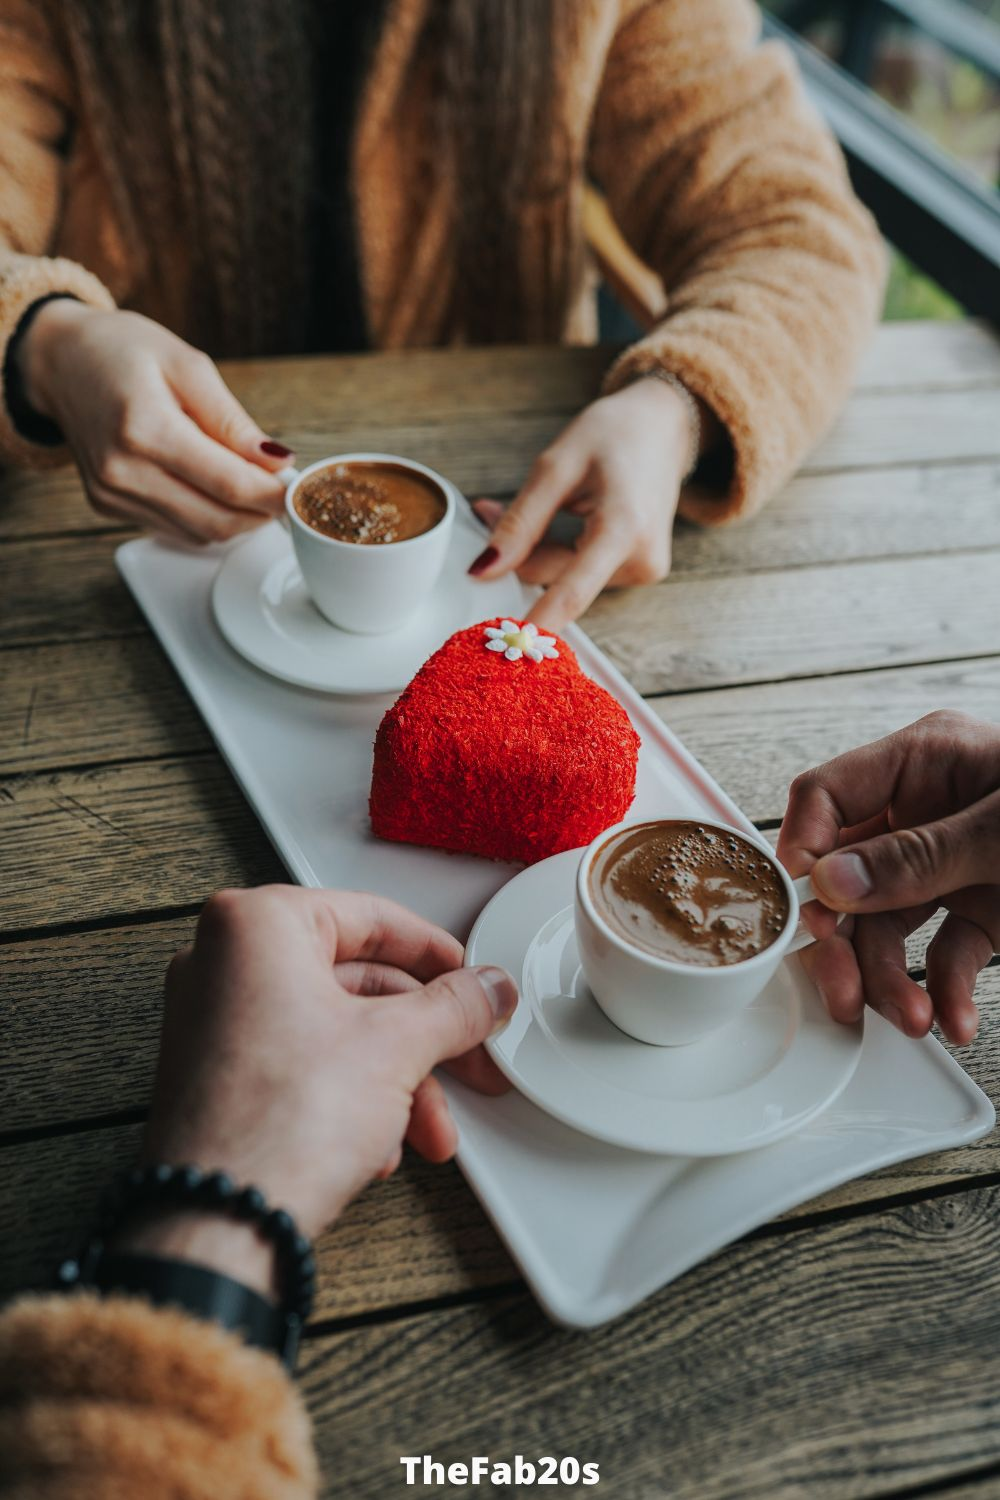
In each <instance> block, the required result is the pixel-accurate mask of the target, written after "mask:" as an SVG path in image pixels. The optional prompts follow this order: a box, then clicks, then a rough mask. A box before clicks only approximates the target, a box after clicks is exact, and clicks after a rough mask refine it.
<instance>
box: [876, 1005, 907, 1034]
mask: <svg viewBox="0 0 1000 1500" xmlns="http://www.w3.org/2000/svg"><path fill="white" fill-rule="evenodd" d="M879 1011H880V1012H881V1014H882V1015H883V1016H885V1019H886V1020H887V1021H888V1022H889V1025H890V1026H896V1027H898V1028H899V1030H900V1031H905V1030H906V1027H905V1026H904V1025H903V1012H902V1011H901V1010H900V1009H899V1007H898V1006H896V1005H880V1006H879Z"/></svg>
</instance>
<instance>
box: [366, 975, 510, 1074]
mask: <svg viewBox="0 0 1000 1500" xmlns="http://www.w3.org/2000/svg"><path fill="white" fill-rule="evenodd" d="M371 1003H372V1005H373V1006H376V1007H379V1008H380V1010H381V1018H382V1021H383V1024H384V1025H385V1028H386V1035H387V1037H388V1039H389V1042H388V1044H389V1045H395V1046H396V1047H397V1048H398V1049H399V1052H400V1054H401V1059H402V1065H403V1067H404V1069H405V1074H406V1076H408V1077H409V1078H410V1079H411V1080H412V1083H413V1085H414V1086H415V1085H416V1084H417V1083H419V1082H421V1081H422V1079H423V1078H424V1077H425V1076H426V1075H427V1074H428V1073H430V1071H431V1070H432V1068H435V1067H436V1066H437V1064H438V1063H440V1062H444V1061H446V1060H447V1059H448V1058H455V1057H461V1056H462V1055H463V1053H466V1052H471V1051H472V1049H473V1048H474V1047H477V1046H478V1045H479V1043H480V1042H483V1041H485V1040H486V1038H487V1037H488V1036H490V1035H491V1034H492V1033H493V1032H495V1031H497V1030H498V1029H499V1028H500V1027H501V1026H503V1025H505V1024H506V1023H507V1021H508V1020H509V1019H510V1017H511V1016H512V1015H513V1013H514V1008H515V1006H516V1005H517V986H516V985H515V983H514V981H513V979H511V977H510V975H509V974H506V973H505V972H504V970H503V969H496V968H493V967H483V968H477V969H456V970H454V971H453V972H452V973H450V974H442V975H441V976H440V977H439V978H437V979H433V980H431V982H430V983H429V984H426V985H424V986H423V989H422V990H416V991H412V992H411V993H410V994H407V995H398V996H393V997H392V998H389V999H384V1000H373V1001H372V1002H371Z"/></svg>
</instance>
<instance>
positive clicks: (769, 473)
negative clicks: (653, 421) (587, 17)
mask: <svg viewBox="0 0 1000 1500" xmlns="http://www.w3.org/2000/svg"><path fill="white" fill-rule="evenodd" d="M759 22H760V17H759V12H758V11H757V8H756V7H755V6H754V5H752V4H750V3H749V0H698V4H697V5H694V4H689V3H687V0H622V9H621V17H620V22H619V26H618V30H617V32H616V35H615V38H614V41H613V44H612V47H611V50H610V52H609V55H608V59H607V63H606V66H605V72H604V77H603V80H602V84H601V90H600V95H599V99H598V104H597V109H596V112H595V117H594V122H593V127H592V135H591V143H592V144H591V169H592V171H593V173H594V176H595V178H596V179H597V181H598V183H599V185H600V186H601V187H602V189H603V190H604V192H605V193H606V195H607V197H608V201H609V204H610V206H611V210H612V213H613V214H614V216H615V218H616V220H617V221H618V223H619V225H620V226H621V229H622V231H623V233H624V234H625V237H626V238H627V239H628V241H629V242H630V244H631V245H632V247H633V248H634V249H635V250H636V252H637V253H638V254H639V255H640V256H641V258H642V259H643V260H644V261H645V262H646V263H647V264H648V265H650V266H652V267H653V269H654V270H656V271H657V272H659V274H660V275H661V276H662V278H663V282H664V285H665V287H666V291H667V295H668V306H667V313H666V316H665V318H664V319H663V321H662V322H661V323H660V324H658V325H657V327H656V328H654V329H653V330H652V331H651V332H650V333H649V334H648V335H647V336H646V337H644V338H643V339H642V340H641V341H640V342H639V343H637V344H635V345H634V346H633V347H632V348H630V349H628V350H626V352H625V353H624V354H623V355H622V356H621V358H620V359H619V360H618V361H617V362H616V363H615V364H614V365H613V366H612V368H611V370H610V371H609V373H608V376H607V380H606V387H605V388H606V389H607V390H617V389H618V388H620V387H621V386H622V385H625V384H627V383H628V382H629V381H630V380H632V379H634V378H635V376H636V375H637V374H640V373H641V372H642V371H644V370H648V369H650V368H651V367H653V366H659V367H660V368H663V369H667V370H671V371H673V372H675V373H676V374H677V375H679V376H680V377H681V379H682V380H683V381H684V382H685V384H686V385H687V386H688V387H689V389H690V390H692V391H693V392H694V393H695V394H696V395H698V396H700V397H701V398H702V399H703V400H704V401H705V402H707V404H708V405H709V406H710V407H711V408H712V409H713V410H714V411H715V413H716V414H717V415H718V417H719V419H720V421H721V422H722V424H723V425H724V427H725V428H726V430H727V432H728V434H729V437H730V439H731V442H732V446H733V456H734V463H733V474H732V481H731V484H730V487H729V489H728V492H726V493H720V492H707V491H704V490H702V491H701V492H699V491H698V490H697V489H696V488H695V487H694V486H691V487H690V488H689V489H688V490H687V491H685V494H684V495H683V496H682V500H681V510H682V512H683V513H684V514H686V515H688V516H690V517H692V518H693V519H695V520H698V521H702V522H706V523H708V524H716V523H719V522H721V521H727V520H730V519H732V518H733V517H735V516H737V515H741V514H746V513H750V512H752V511H754V510H756V509H757V508H758V507H759V506H760V505H761V504H762V503H763V502H764V501H765V500H766V499H768V497H769V496H771V495H772V494H773V493H774V492H775V491H776V490H777V489H778V488H779V487H780V486H781V485H782V484H783V483H784V482H785V480H787V479H788V478H789V476H790V475H791V474H792V472H793V471H794V470H795V469H796V468H797V466H798V465H799V464H800V462H801V461H802V458H803V457H804V455H805V453H806V451H807V449H808V448H809V447H810V446H811V445H812V444H813V443H814V442H815V441H816V440H817V438H818V437H819V436H820V435H821V434H822V433H823V432H824V430H825V429H826V428H827V427H828V426H829V424H830V422H831V421H832V419H833V417H834V416H835V415H836V413H837V411H838V409H839V407H840V406H841V404H842V403H843V401H844V400H845V398H846V396H847V394H848V391H849V389H850V386H851V381H852V379H853V376H854V372H855V368H856V365H857V361H858V356H859V355H860V353H861V351H862V349H863V348H864V345H865V343H866V341H867V340H868V338H869V336H870V334H871V332H872V328H873V326H874V324H875V322H876V320H877V318H878V314H879V310H880V308H881V301H882V294H883V287H884V279H885V251H884V248H883V245H882V241H881V239H880V237H879V234H878V231H877V229H876V227H875V224H874V222H873V220H872V219H871V217H870V215H869V214H868V213H867V211H866V210H865V209H864V208H863V207H862V206H861V205H860V203H859V202H858V201H857V199H856V198H855V197H854V194H853V192H852V190H851V187H850V183H849V181H848V178H847V172H846V169H845V166H844V162H843V158H842V157H841V154H840V151H839V149H838V148H837V146H836V144H835V142H834V140H833V138H832V137H831V135H830V134H829V132H828V131H827V129H826V127H825V126H824V125H823V124H822V122H821V121H820V120H819V118H818V116H817V115H816V114H815V112H814V111H813V109H812V107H811V105H810V104H809V103H808V101H807V100H806V98H805V95H804V91H803V88H802V85H801V82H800V79H799V77H798V74H797V71H796V69H795V66H794V63H793V61H792V58H791V57H790V55H789V53H788V51H787V49H785V48H784V47H782V46H780V45H778V44H776V43H765V44H764V45H762V46H761V45H758V35H759Z"/></svg>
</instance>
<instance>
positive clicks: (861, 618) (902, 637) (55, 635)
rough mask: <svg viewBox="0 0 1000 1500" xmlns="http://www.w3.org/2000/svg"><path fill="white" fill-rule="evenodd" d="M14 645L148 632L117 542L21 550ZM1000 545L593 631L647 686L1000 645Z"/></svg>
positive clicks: (639, 603) (647, 606)
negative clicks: (124, 578)
mask: <svg viewBox="0 0 1000 1500" xmlns="http://www.w3.org/2000/svg"><path fill="white" fill-rule="evenodd" d="M4 571H5V579H4V587H5V589H6V596H7V602H8V604H9V606H10V607H9V608H8V610H7V612H6V615H5V619H4V622H3V624H2V626H0V645H11V644H14V645H33V646H37V645H39V644H59V643H64V642H74V643H79V642H81V641H86V640H92V639H103V638H105V637H107V636H109V635H113V636H122V635H132V634H137V633H142V632H143V630H144V628H145V627H144V625H143V622H142V620H141V616H140V614H139V612H138V609H137V608H136V606H135V605H134V604H133V603H132V600H131V598H130V596H129V594H128V591H127V590H126V588H125V585H124V584H123V583H122V582H121V580H120V579H119V578H118V576H117V574H116V573H115V571H114V562H113V558H112V556H111V553H110V549H109V548H108V544H107V539H105V538H97V537H94V538H71V539H64V540H59V541H49V542H44V543H25V544H21V545H18V546H16V547H14V548H12V549H11V550H10V551H9V552H8V553H7V568H6V569H5V570H4ZM998 586H1000V549H995V550H982V551H976V552H956V553H952V554H948V555H945V556H932V557H920V558H896V559H892V560H885V561H864V562H856V563H841V564H836V565H834V566H823V567H799V568H790V569H788V570H784V571H782V570H776V571H774V572H768V573H751V574H745V575H743V576H742V577H741V578H740V582H739V585H738V587H737V586H734V584H733V582H732V580H731V579H729V578H727V577H718V578H716V577H704V578H701V577H685V576H677V577H675V578H673V579H670V580H668V581H667V583H665V584H662V585H657V586H655V587H651V588H636V589H623V590H613V591H611V592H609V593H606V594H604V595H602V596H601V598H600V599H599V600H598V601H597V602H596V604H595V605H594V606H593V607H592V608H591V609H590V610H589V611H588V613H587V615H586V617H585V619H584V622H583V623H584V627H585V629H587V630H588V631H589V632H590V633H591V634H592V635H593V636H594V639H595V640H596V641H597V643H598V644H599V645H601V646H603V647H604V648H605V649H606V650H607V651H608V653H609V654H610V655H611V657H612V659H613V660H615V661H616V663H617V664H618V665H620V666H621V667H622V669H623V671H624V672H625V673H626V675H627V676H629V677H630V678H631V679H632V681H633V682H634V684H635V685H636V686H637V687H638V688H639V690H640V691H641V692H644V693H647V694H653V693H658V692H665V691H684V690H686V689H690V688H705V687H719V686H729V685H735V684H738V683H741V682H755V681H772V680H778V679H783V678H790V677H803V676H812V675H817V674H819V673H833V672H839V671H849V670H855V669H858V668H872V667H884V666H893V665H899V664H904V663H910V662H913V663H916V662H921V661H934V660H949V659H954V658H958V657H962V656H974V655H986V654H989V653H991V652H994V651H1000V610H998V609H997V607H996V597H997V589H998Z"/></svg>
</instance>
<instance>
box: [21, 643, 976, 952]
mask: <svg viewBox="0 0 1000 1500" xmlns="http://www.w3.org/2000/svg"><path fill="white" fill-rule="evenodd" d="M105 644H106V643H92V645H91V647H90V648H88V649H89V650H95V651H96V650H97V649H98V647H99V648H100V650H101V651H103V649H104V647H105ZM118 644H119V645H120V644H121V643H118ZM133 644H137V643H129V645H130V646H131V645H133ZM59 649H60V650H62V649H64V648H59ZM150 650H151V651H152V650H154V648H152V647H151V646H150ZM25 654H28V653H25ZM12 655H13V656H16V657H20V656H21V655H22V653H20V652H18V653H12ZM80 659H81V660H83V659H84V658H83V654H82V648H80ZM70 660H72V656H71V654H70ZM153 664H155V657H154V658H153ZM141 665H142V663H141V661H140V662H139V667H138V668H137V670H136V672H135V673H134V675H133V676H132V678H131V683H130V686H129V690H128V691H127V692H126V691H124V690H123V692H122V695H121V696H120V697H119V696H117V695H115V696H114V697H113V698H112V699H111V700H109V705H104V704H102V703H101V702H100V699H99V694H98V690H99V684H100V681H101V675H100V673H101V661H100V659H98V660H96V661H95V662H94V664H93V674H92V675H88V672H86V671H82V672H81V676H80V692H81V696H82V698H83V702H82V704H80V705H79V713H80V717H81V719H82V717H83V715H84V714H85V712H86V707H87V699H88V697H89V696H90V694H91V692H93V711H92V713H91V714H90V715H89V719H88V726H87V728H86V730H84V731H82V732H81V731H78V730H76V729H75V728H74V723H75V721H76V713H77V708H76V706H74V700H72V699H71V701H70V704H69V706H68V707H67V709H66V717H65V718H64V719H57V721H56V722H57V725H60V726H63V729H62V732H63V733H64V735H65V743H63V741H62V740H60V739H59V738H53V739H52V740H50V741H47V742H43V745H47V746H48V748H47V754H48V755H49V756H50V757H51V758H52V759H55V760H58V759H60V758H61V757H65V756H66V755H67V754H69V755H71V754H73V753H74V752H75V753H78V754H79V755H80V757H81V759H82V760H83V762H84V763H86V764H90V763H91V761H92V760H93V759H95V758H97V757H98V756H99V755H104V754H107V750H108V746H109V745H114V746H115V749H116V752H117V754H118V755H119V757H121V758H126V757H127V756H129V755H130V754H133V753H134V754H165V755H169V754H172V753H174V752H175V751H176V750H177V749H178V748H181V747H182V746H183V744H184V742H188V743H190V744H192V745H196V744H197V743H198V737H199V735H200V734H203V733H204V731H203V730H202V729H201V726H200V723H199V721H198V720H197V717H196V715H195V713H194V710H193V708H191V707H190V705H188V704H187V702H186V700H185V699H184V698H183V696H182V695H181V690H180V689H179V687H176V692H177V694H178V695H179V696H178V698H177V700H176V709H177V713H176V717H175V716H174V712H173V708H172V707H171V700H170V699H169V698H165V699H161V697H160V696H159V690H158V689H157V691H156V692H154V693H153V694H152V695H149V694H147V692H146V691H145V685H144V681H143V677H142V672H141V670H139V669H140V668H141ZM67 669H68V670H70V669H69V663H67ZM130 670H131V669H130ZM153 680H154V686H155V685H156V684H155V676H154V679H153ZM66 681H67V692H68V693H70V694H72V693H73V691H74V689H73V688H72V686H70V685H69V677H67V679H66ZM171 681H172V679H171ZM132 685H134V686H135V694H134V696H133V695H132V691H131V687H132ZM21 699H22V700H23V701H30V700H29V699H28V698H27V697H26V696H25V694H22V695H21ZM11 701H12V702H13V703H14V705H15V710H16V711H15V715H14V719H15V723H16V725H17V726H18V732H20V733H23V730H22V729H21V726H22V724H23V721H24V712H23V706H22V702H21V701H20V700H19V698H18V696H17V695H11ZM944 706H948V707H953V708H962V709H965V710H966V711H968V712H972V713H978V714H980V715H982V716H987V717H988V716H994V717H1000V662H996V661H984V662H981V663H980V662H958V663H956V664H955V665H954V666H950V665H945V666H941V667H921V668H911V669H897V670H894V671H890V672H874V673H870V674H869V673H861V674H857V675H854V676H849V677H839V678H837V677H831V678H823V679H816V680H810V679H806V680H802V681H797V682H790V683H779V684H769V685H767V686H762V687H753V688H737V689H723V690H720V691H718V692H706V693H692V694H687V695H683V694H682V695H678V696H675V697H669V698H661V699H659V700H656V701H655V702H654V707H656V709H657V711H658V712H659V713H660V714H661V715H662V717H663V718H664V719H665V721H666V722H667V723H668V724H669V725H670V726H671V727H672V728H673V729H674V730H675V731H676V732H677V733H678V734H679V735H680V736H681V738H682V739H683V740H684V741H685V743H686V744H687V745H688V746H689V748H690V749H691V750H692V751H693V752H694V753H695V754H696V755H697V756H698V757H699V758H700V759H701V760H702V761H703V762H704V764H705V765H706V767H707V769H708V770H710V771H711V772H712V774H713V775H715V776H716V777H717V778H718V779H719V781H720V782H721V783H722V784H723V785H724V786H725V787H726V788H727V789H728V790H729V791H730V792H731V793H732V795H733V796H734V797H735V799H736V800H737V802H739V803H740V805H741V806H742V807H743V808H744V810H745V811H747V812H748V813H749V815H750V816H751V817H753V818H754V819H755V820H756V821H758V822H760V823H773V822H774V821H776V820H777V819H779V818H780V817H781V815H782V813H783V811H784V806H785V797H786V792H787V787H788V783H789V782H790V780H791V779H792V777H793V776H794V775H795V774H796V772H797V771H799V770H802V769H804V768H806V767H807V766H810V765H814V764H817V763H818V762H820V761H822V760H824V759H827V758H829V757H830V756H832V755H834V754H836V753H838V752H839V751H841V750H844V749H848V748H850V747H851V746H852V745H855V744H859V743H862V742H864V741H865V740H868V739H872V738H875V737H877V736H878V735H880V734H882V733H885V732H888V731H889V730H890V729H892V728H895V727H898V726H899V725H900V724H903V723H906V722H908V721H910V720H911V719H914V718H917V717H919V716H920V714H921V713H925V712H927V711H929V710H930V709H931V708H932V707H944ZM106 715H107V717H106ZM29 732H30V725H29ZM78 734H79V735H80V737H79V739H78V738H77V736H78ZM178 741H180V744H179V743H178ZM77 745H79V749H78V750H76V749H75V747H76V746H77ZM66 746H69V747H70V748H68V749H67V748H66ZM74 798H76V801H74V800H73V799H74ZM81 800H82V803H83V806H82V807H81V806H79V805H77V804H78V803H80V802H81ZM88 807H90V808H92V809H96V812H97V814H98V815H96V816H88V814H87V812H86V808H88ZM102 818H103V819H105V820H106V821H104V822H102V821H101V819H102ZM220 820H221V823H222V831H221V833H220V829H219V822H220ZM81 828H82V829H83V832H84V834H85V837H84V838H83V839H82V840H81ZM220 838H221V840H222V841H223V843H224V846H225V850H226V853H225V855H222V854H220ZM0 841H2V843H0V877H2V878H3V879H4V880H5V882H6V890H7V893H8V899H7V903H6V904H7V907H8V913H7V921H8V923H10V924H14V925H18V926H21V925H35V924H43V925H44V924H47V923H51V922H62V921H70V920H79V919H80V918H81V917H94V916H108V915H111V914H114V913H116V912H118V911H120V910H122V909H123V907H122V903H123V895H122V892H123V890H124V891H128V893H129V894H128V896H127V898H126V899H127V905H126V906H125V907H124V909H126V910H127V909H129V908H130V907H131V908H132V909H138V908H139V907H143V908H145V907H147V906H152V907H156V906H159V905H177V904H184V903H187V902H189V901H197V900H201V899H203V897H204V896H205V895H206V894H207V893H208V892H209V891H210V890H211V889H212V887H213V885H214V884H218V883H223V882H225V881H236V882H244V883H245V882H247V881H252V880H253V879H254V878H272V877H275V876H277V875H278V874H279V870H278V866H277V862H276V861H275V860H273V859H272V858H271V857H269V856H268V853H267V846H266V845H265V844H264V841H263V835H262V834H261V833H260V831H259V830H258V828H257V825H256V823H255V822H254V819H253V817H252V815H251V814H250V812H249V810H248V809H247V808H246V805H245V803H244V802H243V800H242V798H241V796H240V794H239V792H238V790H237V788H236V787H235V786H234V785H233V783H232V782H231V781H230V779H229V778H228V776H227V775H226V773H225V771H224V770H223V769H222V767H221V765H220V764H219V763H218V762H217V761H216V760H215V759H214V758H213V757H208V758H204V757H203V758H198V759H196V760H193V761H190V762H184V763H175V762H173V761H167V762H166V763H164V764H153V765H145V766H131V767H129V766H119V767H105V768H100V767H98V768H96V769H93V770H89V771H87V772H80V773H73V772H68V773H65V774H61V775H60V774H39V775H37V776H35V777H29V778H27V779H24V780H22V779H17V780H15V781H13V782H12V783H11V784H10V786H9V787H8V789H7V792H6V794H5V796H4V800H3V801H2V802H0ZM67 850H68V851H69V854H68V856H67ZM193 871H196V872H197V877H198V878H192V872H193ZM202 871H204V872H205V873H204V877H203V878H200V877H201V874H202ZM255 872H256V873H255ZM261 872H263V873H261Z"/></svg>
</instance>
